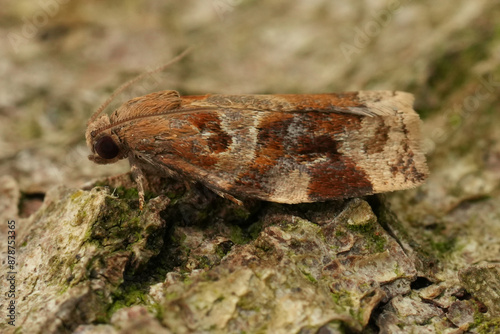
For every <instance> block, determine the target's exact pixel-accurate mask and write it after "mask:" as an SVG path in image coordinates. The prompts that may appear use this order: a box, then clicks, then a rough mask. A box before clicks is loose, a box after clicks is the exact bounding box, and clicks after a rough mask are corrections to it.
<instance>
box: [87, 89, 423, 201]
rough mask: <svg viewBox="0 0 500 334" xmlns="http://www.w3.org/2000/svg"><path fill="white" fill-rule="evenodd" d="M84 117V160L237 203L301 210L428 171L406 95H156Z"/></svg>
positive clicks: (415, 179)
mask: <svg viewBox="0 0 500 334" xmlns="http://www.w3.org/2000/svg"><path fill="white" fill-rule="evenodd" d="M107 103H109V100H108V101H107V102H106V103H105V104H104V105H103V106H101V108H100V109H99V110H98V111H97V112H96V113H95V114H94V116H93V117H92V118H91V119H90V120H89V122H88V127H87V131H86V139H87V145H88V146H89V148H90V149H91V151H92V155H90V156H89V159H90V160H92V161H94V162H96V163H98V164H109V163H114V162H116V161H118V160H120V159H129V162H130V165H131V171H132V175H133V176H134V179H135V180H136V182H137V186H138V190H139V198H140V205H141V208H142V205H143V203H144V188H143V183H144V182H145V178H144V174H145V173H155V174H161V175H165V176H168V177H175V178H181V179H184V180H189V181H193V182H200V183H202V184H203V185H205V186H206V187H208V188H209V189H211V190H213V191H214V192H215V193H217V194H219V195H221V196H223V197H226V198H229V199H231V200H233V201H236V202H239V203H241V202H240V201H239V200H242V199H246V198H256V199H260V200H265V201H272V202H278V203H289V204H291V203H303V202H316V201H326V200H333V199H341V198H347V197H358V196H364V195H369V194H374V193H381V192H388V191H395V190H402V189H408V188H413V187H415V186H418V185H420V184H421V183H422V182H423V181H424V180H425V178H426V176H427V174H428V170H427V166H426V162H425V156H424V154H423V153H422V151H421V149H420V146H419V142H420V122H421V121H420V119H419V116H418V114H417V113H416V112H415V111H414V110H413V108H412V105H413V96H412V95H411V94H409V93H404V92H398V91H358V92H348V93H340V94H304V95H284V94H275V95H223V94H214V95H202V96H180V95H179V93H177V92H176V91H161V92H156V93H152V94H148V95H145V96H141V97H137V98H134V99H132V100H130V101H128V102H125V103H124V104H123V105H122V106H121V107H119V108H118V109H117V110H115V111H114V112H113V113H112V114H111V115H110V116H108V115H101V116H99V114H100V113H101V111H102V110H103V109H104V107H105V106H106V105H107Z"/></svg>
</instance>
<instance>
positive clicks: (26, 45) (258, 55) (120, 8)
mask: <svg viewBox="0 0 500 334" xmlns="http://www.w3.org/2000/svg"><path fill="white" fill-rule="evenodd" d="M0 32H1V33H0V45H1V48H0V177H1V179H0V193H1V194H2V198H1V201H2V202H1V204H0V206H1V207H2V214H3V215H4V214H11V215H12V214H16V213H15V212H17V211H16V210H17V209H18V208H19V207H20V208H21V212H20V215H21V216H26V215H28V214H30V213H31V212H33V210H35V209H36V207H37V200H38V202H40V201H41V200H42V199H43V194H44V193H45V192H46V191H47V190H48V189H50V188H51V187H53V186H56V185H60V184H64V185H66V186H69V187H80V186H82V185H83V184H84V183H86V182H89V181H92V180H94V179H96V178H99V177H101V176H105V175H117V174H119V173H122V172H126V171H128V170H129V168H128V164H127V162H122V163H120V164H115V165H108V166H99V165H96V164H93V163H92V162H90V161H88V160H87V155H88V154H89V150H88V148H87V147H86V144H85V138H84V133H85V129H86V122H87V119H88V118H89V116H90V115H91V114H92V113H93V112H94V111H95V110H96V109H97V108H98V107H99V105H100V104H102V103H103V102H104V101H105V99H106V98H107V97H108V96H109V95H110V93H111V92H112V91H113V90H114V89H115V88H117V87H118V86H120V84H122V83H123V82H125V81H126V80H128V79H130V78H132V77H134V76H135V75H137V74H140V73H143V72H145V71H147V70H149V69H152V68H154V67H155V66H158V65H161V64H163V63H165V62H167V61H169V60H170V59H172V58H173V57H174V56H176V55H177V54H179V53H180V52H182V51H183V50H185V49H186V48H188V47H190V46H195V47H196V48H195V49H194V51H193V52H192V53H191V54H190V55H189V56H187V57H186V58H184V59H183V60H182V61H180V62H178V63H176V64H175V65H173V66H171V67H170V68H169V69H167V70H166V71H164V72H163V73H159V74H155V75H152V76H149V77H148V78H146V79H145V80H144V81H142V82H140V83H138V84H137V85H135V86H134V87H132V88H131V89H129V90H128V91H126V92H124V93H123V94H121V95H120V96H119V97H118V98H117V99H116V100H115V101H114V103H113V104H112V106H111V107H110V108H109V109H108V111H110V110H112V109H113V108H114V107H116V106H117V105H119V104H120V103H123V102H124V101H126V100H127V99H129V98H132V97H135V96H139V95H143V94H145V93H148V92H153V91H159V90H165V89H173V90H178V91H180V92H181V94H204V93H235V94H244V93H267V94H272V93H325V92H341V91H350V90H374V89H383V90H402V91H408V92H411V93H413V94H415V98H416V102H415V109H416V110H417V111H418V113H419V114H420V115H421V117H422V119H423V121H424V125H423V135H424V141H423V146H424V149H425V151H426V152H427V155H428V159H429V165H430V169H431V173H432V174H431V176H430V178H429V181H428V182H427V184H426V185H425V186H423V187H420V188H418V189H416V190H411V191H406V192H400V193H397V194H393V195H391V196H390V197H389V200H390V201H391V202H392V204H393V207H394V209H395V210H396V211H398V214H399V215H401V216H402V219H407V220H409V221H411V222H413V223H415V224H417V223H418V224H423V225H425V226H435V225H436V224H439V223H440V222H441V221H442V219H444V217H446V216H447V215H449V214H450V213H454V212H457V211H456V210H458V209H466V210H469V209H470V206H471V205H480V207H477V206H475V207H474V208H476V209H477V210H478V211H479V212H485V210H488V215H489V216H488V217H489V218H488V217H486V218H484V217H483V218H484V219H490V220H491V219H493V220H494V221H495V220H496V219H497V218H498V216H499V215H500V213H499V212H500V210H499V209H495V208H496V207H500V205H498V206H497V205H496V204H497V202H498V200H497V196H498V190H499V180H500V141H499V138H500V131H498V124H499V123H500V117H499V113H498V102H499V96H500V94H499V92H500V70H499V64H500V1H495V0H475V1H466V0H443V1H439V2H435V1H429V0H424V1H409V0H406V1H405V0H387V1H386V0H365V1H332V0H307V1H306V0H302V1H293V2H282V1H266V2H258V1H251V0H185V1H164V0H145V1H134V0H121V1H118V0H110V1H96V0H86V1H83V0H39V1H9V2H5V3H3V4H2V6H1V8H0ZM20 199H21V204H22V203H23V202H22V201H23V200H24V201H25V205H20V206H19V205H18V204H19V200H20ZM30 199H31V200H30ZM29 203H31V204H29ZM486 204H487V205H488V207H489V209H487V208H484V207H482V206H481V205H486ZM30 205H33V206H32V207H30ZM495 210H498V211H495ZM491 215H493V216H491ZM495 215H497V216H495ZM495 217H496V218H495Z"/></svg>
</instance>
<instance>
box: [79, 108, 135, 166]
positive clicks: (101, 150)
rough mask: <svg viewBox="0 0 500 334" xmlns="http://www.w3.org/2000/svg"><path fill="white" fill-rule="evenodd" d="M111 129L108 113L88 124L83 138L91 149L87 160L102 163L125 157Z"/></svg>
mask: <svg viewBox="0 0 500 334" xmlns="http://www.w3.org/2000/svg"><path fill="white" fill-rule="evenodd" d="M111 129H112V127H111V125H110V120H109V117H108V115H102V116H101V117H99V118H98V119H96V120H94V121H93V122H91V123H89V124H88V126H87V132H86V133H85V138H86V139H87V146H88V147H89V149H90V150H91V151H92V154H91V155H89V160H91V161H93V162H95V163H97V164H102V165H104V164H111V163H114V162H116V161H118V160H120V159H123V158H126V157H127V154H126V152H125V148H124V146H123V145H122V143H121V142H120V140H119V138H118V136H117V135H116V134H114V133H113V132H112V131H111Z"/></svg>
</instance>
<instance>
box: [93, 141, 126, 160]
mask: <svg viewBox="0 0 500 334" xmlns="http://www.w3.org/2000/svg"><path fill="white" fill-rule="evenodd" d="M94 149H95V151H96V152H97V154H99V156H100V157H101V158H103V159H113V158H116V156H117V155H118V153H120V148H119V147H118V145H116V143H115V142H114V140H113V139H112V138H111V137H110V136H104V137H101V138H99V140H98V141H97V142H96V143H95V145H94Z"/></svg>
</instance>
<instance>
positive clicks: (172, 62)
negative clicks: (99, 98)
mask: <svg viewBox="0 0 500 334" xmlns="http://www.w3.org/2000/svg"><path fill="white" fill-rule="evenodd" d="M192 50H193V47H189V48H187V49H186V50H184V51H183V52H182V53H181V54H179V55H178V56H176V57H174V58H173V59H172V60H170V61H169V62H167V63H166V64H163V65H160V66H158V67H156V68H154V69H152V70H151V71H147V72H144V73H142V74H139V75H138V76H136V77H135V78H132V79H130V80H129V81H127V82H125V83H124V84H123V85H121V86H120V87H118V88H117V89H115V91H114V92H113V93H112V94H111V95H110V96H109V97H108V99H107V100H106V101H104V103H103V104H101V106H100V107H99V108H98V109H97V110H96V112H95V113H94V114H93V115H92V117H91V118H90V119H89V121H88V122H87V125H88V124H90V123H92V122H93V121H95V119H96V118H97V116H99V115H100V114H101V113H102V112H103V110H104V109H106V107H107V106H108V105H109V104H110V103H111V101H113V99H114V98H115V97H116V96H117V95H118V94H120V93H121V92H123V91H124V90H125V89H127V88H128V87H130V86H131V85H133V84H134V83H136V82H137V81H139V80H141V79H143V78H144V77H145V76H147V75H150V74H155V73H158V72H161V71H163V70H165V69H166V68H167V67H169V66H170V65H172V64H174V63H176V62H178V61H179V60H181V59H182V58H184V57H185V56H186V55H187V54H188V53H189V52H191V51H192Z"/></svg>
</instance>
